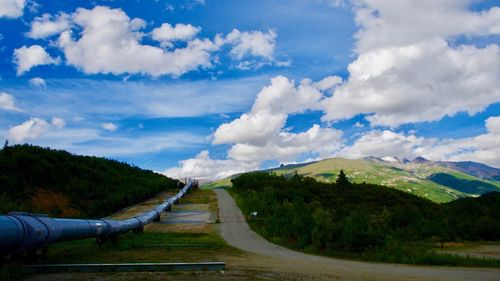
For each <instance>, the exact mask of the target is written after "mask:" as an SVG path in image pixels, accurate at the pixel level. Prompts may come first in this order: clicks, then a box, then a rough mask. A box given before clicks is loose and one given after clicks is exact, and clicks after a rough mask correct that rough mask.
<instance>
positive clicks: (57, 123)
mask: <svg viewBox="0 0 500 281" xmlns="http://www.w3.org/2000/svg"><path fill="white" fill-rule="evenodd" d="M51 124H52V125H53V126H55V127H56V128H58V129H62V128H64V126H65V125H66V122H65V121H64V120H63V119H62V118H58V117H52V121H51Z"/></svg>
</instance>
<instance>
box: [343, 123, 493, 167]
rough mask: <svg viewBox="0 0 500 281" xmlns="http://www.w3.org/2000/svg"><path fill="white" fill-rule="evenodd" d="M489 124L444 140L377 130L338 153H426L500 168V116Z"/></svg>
mask: <svg viewBox="0 0 500 281" xmlns="http://www.w3.org/2000/svg"><path fill="white" fill-rule="evenodd" d="M485 127H486V129H487V132H486V133H485V134H481V135H478V136H475V137H469V138H463V139H444V140H439V139H437V138H424V137H418V136H415V135H414V134H404V133H397V132H393V131H390V130H383V131H381V130H373V131H369V132H367V133H365V134H364V135H362V136H361V137H360V138H358V139H357V140H356V141H355V142H354V143H353V144H352V145H351V146H347V147H344V148H343V149H342V150H341V151H340V152H338V153H337V155H338V156H343V157H348V158H360V157H366V156H378V157H387V156H389V157H392V156H396V157H399V158H408V159H412V158H415V157H417V156H423V157H425V158H427V159H430V160H436V161H439V160H447V161H477V162H480V163H486V164H488V165H491V166H495V167H500V116H494V117H489V118H488V119H487V120H486V122H485Z"/></svg>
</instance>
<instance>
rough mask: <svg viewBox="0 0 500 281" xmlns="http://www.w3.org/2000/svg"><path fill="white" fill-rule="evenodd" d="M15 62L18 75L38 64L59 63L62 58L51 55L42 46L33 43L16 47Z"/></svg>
mask: <svg viewBox="0 0 500 281" xmlns="http://www.w3.org/2000/svg"><path fill="white" fill-rule="evenodd" d="M14 63H15V64H16V65H17V75H22V74H23V73H25V72H27V71H29V70H30V69H31V68H33V67H35V66H38V65H46V64H59V63H60V59H59V58H53V57H51V56H50V55H49V54H48V53H47V52H46V51H45V49H44V48H43V47H42V46H40V45H33V46H30V47H26V46H22V47H21V48H19V49H15V50H14Z"/></svg>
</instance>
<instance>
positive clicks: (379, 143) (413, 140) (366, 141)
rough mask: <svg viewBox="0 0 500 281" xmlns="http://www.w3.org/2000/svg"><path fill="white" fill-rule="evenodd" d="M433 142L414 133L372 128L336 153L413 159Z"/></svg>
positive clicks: (350, 156)
mask: <svg viewBox="0 0 500 281" xmlns="http://www.w3.org/2000/svg"><path fill="white" fill-rule="evenodd" d="M434 143H435V140H427V139H425V138H421V137H416V136H415V135H408V136H407V135H404V134H399V133H395V132H393V131H390V130H383V131H380V130H374V131H370V132H367V133H365V134H364V135H362V136H361V137H360V138H358V139H357V140H356V141H355V142H354V144H352V145H351V146H348V147H345V148H344V149H343V150H342V151H341V152H339V153H338V155H339V156H343V157H348V158H361V157H366V156H377V157H386V156H397V157H400V158H408V159H413V158H415V157H417V156H419V155H422V153H424V152H425V151H424V148H428V147H429V146H431V145H432V144H434Z"/></svg>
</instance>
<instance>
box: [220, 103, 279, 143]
mask: <svg viewBox="0 0 500 281" xmlns="http://www.w3.org/2000/svg"><path fill="white" fill-rule="evenodd" d="M285 121H286V115H285V114H282V113H280V114H273V113H271V112H269V111H265V110H263V111H257V112H254V113H250V114H243V115H241V116H240V118H238V119H235V120H234V121H232V122H230V123H225V124H222V125H221V126H220V127H219V128H218V129H217V130H216V131H215V133H214V141H213V143H214V144H223V143H238V142H244V143H250V144H257V145H258V144H263V143H266V142H268V140H269V138H271V137H273V136H274V135H276V134H278V133H279V132H280V130H281V128H282V127H283V125H284V123H285Z"/></svg>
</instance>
